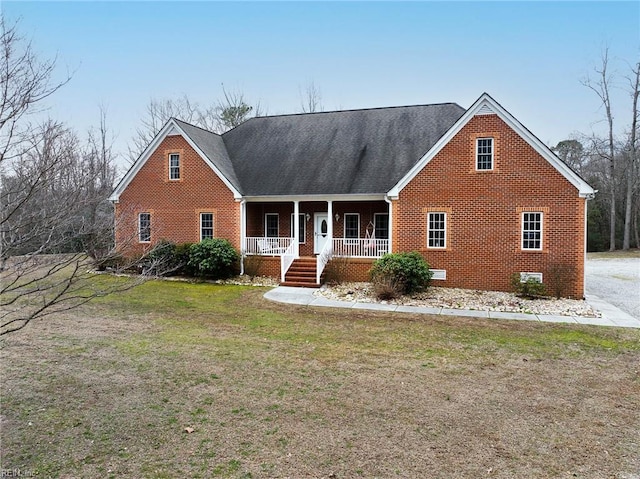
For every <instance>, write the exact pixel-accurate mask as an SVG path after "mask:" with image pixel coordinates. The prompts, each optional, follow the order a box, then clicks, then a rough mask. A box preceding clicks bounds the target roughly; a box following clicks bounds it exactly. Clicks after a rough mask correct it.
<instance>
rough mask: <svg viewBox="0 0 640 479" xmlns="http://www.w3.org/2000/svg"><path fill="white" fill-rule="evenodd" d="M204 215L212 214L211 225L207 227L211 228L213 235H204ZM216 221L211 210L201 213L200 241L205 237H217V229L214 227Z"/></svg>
mask: <svg viewBox="0 0 640 479" xmlns="http://www.w3.org/2000/svg"><path fill="white" fill-rule="evenodd" d="M204 215H211V226H210V227H209V226H207V229H211V236H206V237H205V235H204V229H205V226H204V225H203V216H204ZM214 223H215V216H214V214H213V213H212V212H210V211H203V212H201V213H200V241H202V240H203V239H208V238H215V236H214V235H215V229H214Z"/></svg>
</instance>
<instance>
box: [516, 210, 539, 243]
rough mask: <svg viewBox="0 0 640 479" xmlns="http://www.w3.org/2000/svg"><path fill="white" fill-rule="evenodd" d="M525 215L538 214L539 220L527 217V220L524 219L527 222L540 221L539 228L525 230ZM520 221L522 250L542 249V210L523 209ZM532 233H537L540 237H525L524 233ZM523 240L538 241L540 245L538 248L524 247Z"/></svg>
mask: <svg viewBox="0 0 640 479" xmlns="http://www.w3.org/2000/svg"><path fill="white" fill-rule="evenodd" d="M527 215H540V219H539V220H531V219H529V220H528V221H526V222H527V223H531V222H532V221H534V222H536V223H540V228H539V229H537V230H536V229H534V230H525V229H524V227H525V217H526V216H527ZM520 219H521V222H520V225H521V227H520V248H521V249H522V250H523V251H542V246H543V245H542V239H543V236H542V233H543V229H544V223H543V220H544V213H543V212H542V211H523V212H522V215H521V217H520ZM527 233H528V234H532V233H538V234H539V235H540V238H539V239H538V240H536V239H529V238H526V239H525V234H527ZM525 241H528V242H531V241H539V243H540V246H539V247H538V248H531V247H525Z"/></svg>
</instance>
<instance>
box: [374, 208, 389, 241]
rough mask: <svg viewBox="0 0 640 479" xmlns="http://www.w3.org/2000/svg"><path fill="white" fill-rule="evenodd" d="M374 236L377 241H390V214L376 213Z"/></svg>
mask: <svg viewBox="0 0 640 479" xmlns="http://www.w3.org/2000/svg"><path fill="white" fill-rule="evenodd" d="M373 227H374V229H375V230H374V234H373V235H374V236H375V238H376V239H389V214H388V213H375V214H374V215H373Z"/></svg>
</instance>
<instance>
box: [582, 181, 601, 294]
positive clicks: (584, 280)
mask: <svg viewBox="0 0 640 479" xmlns="http://www.w3.org/2000/svg"><path fill="white" fill-rule="evenodd" d="M597 192H598V191H597V190H596V193H597ZM596 193H592V194H589V195H586V196H585V200H584V261H583V262H582V297H583V299H584V298H585V297H586V293H587V273H586V269H587V234H588V229H587V224H588V217H589V215H588V213H589V208H588V205H589V200H592V199H593V198H595V196H596Z"/></svg>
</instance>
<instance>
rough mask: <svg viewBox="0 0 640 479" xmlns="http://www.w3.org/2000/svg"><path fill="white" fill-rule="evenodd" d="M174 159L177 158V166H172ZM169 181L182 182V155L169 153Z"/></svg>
mask: <svg viewBox="0 0 640 479" xmlns="http://www.w3.org/2000/svg"><path fill="white" fill-rule="evenodd" d="M173 158H177V165H175V166H174V165H173V164H172V160H173ZM174 173H175V174H174ZM169 180H171V181H178V180H180V153H169Z"/></svg>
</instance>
